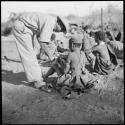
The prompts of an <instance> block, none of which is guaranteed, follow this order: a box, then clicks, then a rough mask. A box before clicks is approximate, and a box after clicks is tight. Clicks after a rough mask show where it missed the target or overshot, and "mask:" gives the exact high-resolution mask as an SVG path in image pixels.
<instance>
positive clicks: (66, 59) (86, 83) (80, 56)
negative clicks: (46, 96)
mask: <svg viewBox="0 0 125 125" xmlns="http://www.w3.org/2000/svg"><path fill="white" fill-rule="evenodd" d="M68 37H69V49H64V48H63V45H62V44H63V43H61V41H56V36H55V35H52V39H51V40H52V41H53V42H52V44H54V45H55V46H56V47H55V48H54V46H53V47H52V49H53V48H54V51H53V52H52V53H53V55H56V56H55V59H54V60H53V61H52V65H51V68H50V69H49V71H48V72H47V73H46V74H45V75H44V80H45V81H47V79H48V78H49V76H51V75H52V74H54V73H55V72H56V73H57V79H56V81H55V82H54V85H53V84H50V86H51V87H52V88H53V86H56V89H58V90H59V92H60V93H61V94H62V96H63V97H65V98H70V95H71V91H76V92H78V93H80V92H85V91H86V90H90V89H92V88H93V87H94V82H97V81H92V79H90V78H89V77H88V74H87V71H88V70H89V72H90V73H91V74H92V75H96V74H100V75H108V74H110V73H112V72H113V71H114V70H115V68H116V66H117V65H118V62H117V57H116V54H115V52H114V50H113V49H112V48H111V46H110V45H109V44H108V43H109V42H110V41H112V40H110V39H109V38H108V37H107V36H106V32H103V31H101V30H98V31H95V32H93V31H90V30H88V27H84V28H83V29H81V28H79V27H77V26H74V27H73V28H72V29H71V30H70V35H69V36H68ZM57 53H58V54H57ZM87 63H89V69H86V65H87ZM90 69H91V70H90ZM51 87H50V88H51ZM48 90H49V89H48ZM49 91H51V90H49Z"/></svg>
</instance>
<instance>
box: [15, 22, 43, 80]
mask: <svg viewBox="0 0 125 125" xmlns="http://www.w3.org/2000/svg"><path fill="white" fill-rule="evenodd" d="M13 34H14V36H15V38H16V44H17V49H18V51H19V55H20V58H21V60H22V64H23V67H24V70H25V73H26V76H27V80H28V82H34V81H40V80H41V76H42V73H41V69H40V66H39V64H38V61H37V58H36V53H35V51H34V50H33V45H32V36H33V32H32V31H31V30H30V29H28V28H27V27H26V26H25V25H24V23H23V22H21V21H18V20H17V21H16V22H15V24H14V29H13Z"/></svg>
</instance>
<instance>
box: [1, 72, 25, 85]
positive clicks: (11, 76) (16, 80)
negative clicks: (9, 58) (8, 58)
mask: <svg viewBox="0 0 125 125" xmlns="http://www.w3.org/2000/svg"><path fill="white" fill-rule="evenodd" d="M2 81H5V82H7V83H11V84H14V85H21V84H24V85H26V83H25V81H26V76H25V73H24V72H19V73H13V72H12V71H7V70H2Z"/></svg>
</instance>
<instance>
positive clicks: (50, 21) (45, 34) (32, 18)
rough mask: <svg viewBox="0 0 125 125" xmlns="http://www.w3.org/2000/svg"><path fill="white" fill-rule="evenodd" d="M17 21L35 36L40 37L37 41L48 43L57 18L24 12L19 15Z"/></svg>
mask: <svg viewBox="0 0 125 125" xmlns="http://www.w3.org/2000/svg"><path fill="white" fill-rule="evenodd" d="M19 20H21V21H22V22H23V23H24V24H25V26H26V27H28V28H29V29H31V30H32V31H33V32H34V33H35V34H38V35H39V36H40V37H39V41H43V42H50V38H51V35H52V32H53V28H54V26H55V24H56V21H57V17H54V16H50V15H46V14H43V13H36V12H25V13H22V14H20V18H19Z"/></svg>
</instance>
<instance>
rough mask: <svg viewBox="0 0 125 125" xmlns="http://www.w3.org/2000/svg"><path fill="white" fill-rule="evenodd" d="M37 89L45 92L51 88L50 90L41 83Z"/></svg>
mask: <svg viewBox="0 0 125 125" xmlns="http://www.w3.org/2000/svg"><path fill="white" fill-rule="evenodd" d="M39 90H41V91H45V92H47V93H50V92H52V90H51V89H50V88H48V86H47V85H42V86H41V87H39Z"/></svg>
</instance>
